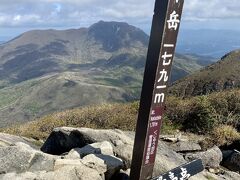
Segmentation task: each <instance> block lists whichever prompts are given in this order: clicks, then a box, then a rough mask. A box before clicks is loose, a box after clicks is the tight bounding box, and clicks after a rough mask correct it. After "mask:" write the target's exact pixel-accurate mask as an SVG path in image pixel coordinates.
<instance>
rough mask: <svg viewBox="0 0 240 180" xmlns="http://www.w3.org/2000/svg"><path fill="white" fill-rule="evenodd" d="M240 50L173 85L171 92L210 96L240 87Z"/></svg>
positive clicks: (183, 94) (180, 94)
mask: <svg viewBox="0 0 240 180" xmlns="http://www.w3.org/2000/svg"><path fill="white" fill-rule="evenodd" d="M239 74H240V50H236V51H232V52H231V53H229V54H226V55H225V56H224V57H222V59H221V60H220V61H218V62H217V63H214V64H212V65H210V66H207V67H206V68H204V69H202V70H200V71H199V72H196V73H194V74H192V75H189V76H187V77H185V78H183V79H181V80H179V81H177V82H175V83H174V84H173V86H172V87H170V88H169V92H170V93H173V94H176V95H179V96H191V95H194V96H195V95H202V94H208V93H211V92H214V91H222V90H226V89H232V88H239V87H240V75H239Z"/></svg>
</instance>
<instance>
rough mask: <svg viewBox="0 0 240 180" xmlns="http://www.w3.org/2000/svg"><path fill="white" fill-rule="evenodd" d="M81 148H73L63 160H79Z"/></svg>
mask: <svg viewBox="0 0 240 180" xmlns="http://www.w3.org/2000/svg"><path fill="white" fill-rule="evenodd" d="M80 149H81V148H74V149H72V150H71V151H69V153H68V154H67V155H65V156H64V159H81V158H82V156H81V151H80Z"/></svg>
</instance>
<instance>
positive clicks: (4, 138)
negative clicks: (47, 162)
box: [0, 133, 36, 148]
mask: <svg viewBox="0 0 240 180" xmlns="http://www.w3.org/2000/svg"><path fill="white" fill-rule="evenodd" d="M18 142H22V143H24V144H28V145H30V146H31V147H34V148H36V146H35V145H33V144H32V142H34V140H30V139H28V138H24V137H19V136H14V135H10V134H6V133H0V147H6V146H13V145H16V143H18Z"/></svg>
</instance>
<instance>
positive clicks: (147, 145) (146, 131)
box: [130, 0, 184, 180]
mask: <svg viewBox="0 0 240 180" xmlns="http://www.w3.org/2000/svg"><path fill="white" fill-rule="evenodd" d="M183 2H184V0H156V2H155V9H154V15H153V22H152V30H151V35H150V41H149V47H148V54H147V61H146V66H145V72H144V79H143V86H142V93H141V99H140V108H139V114H138V120H137V127H136V135H135V142H134V149H133V157H132V165H131V173H130V179H131V180H146V179H150V178H151V177H152V172H153V167H154V162H155V156H156V150H157V146H158V139H159V134H160V128H161V125H162V117H163V112H164V107H165V99H166V91H167V85H168V82H169V79H170V72H171V67H172V62H173V57H174V52H175V47H176V41H177V35H178V30H179V25H180V20H181V15H182V9H183Z"/></svg>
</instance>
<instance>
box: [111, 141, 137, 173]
mask: <svg viewBox="0 0 240 180" xmlns="http://www.w3.org/2000/svg"><path fill="white" fill-rule="evenodd" d="M132 153H133V144H131V145H130V144H122V145H119V146H117V147H115V155H116V156H117V157H119V158H120V159H122V160H123V163H124V169H128V168H130V167H131V162H132Z"/></svg>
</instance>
